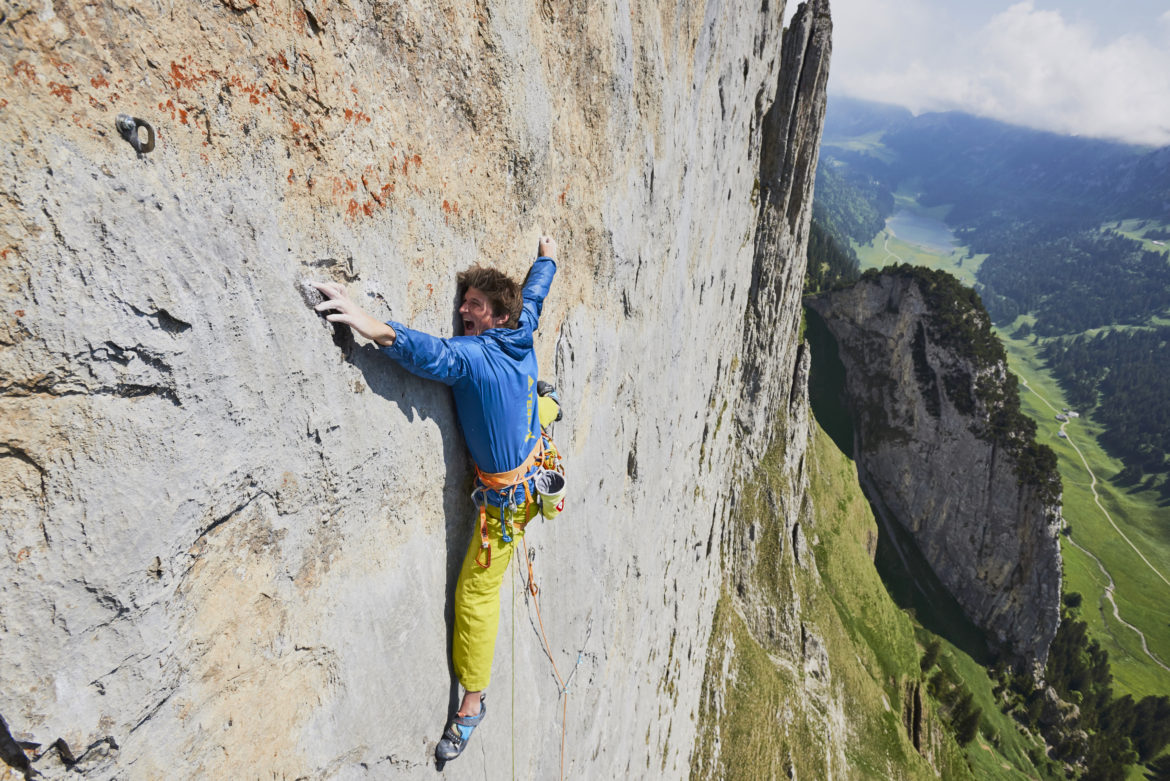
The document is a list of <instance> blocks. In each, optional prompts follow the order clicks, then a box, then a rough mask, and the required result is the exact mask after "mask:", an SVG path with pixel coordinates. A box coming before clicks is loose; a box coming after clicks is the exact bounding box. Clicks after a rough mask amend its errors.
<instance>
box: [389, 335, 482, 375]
mask: <svg viewBox="0 0 1170 781" xmlns="http://www.w3.org/2000/svg"><path fill="white" fill-rule="evenodd" d="M387 325H389V326H390V327H391V328H393V329H394V332H395V333H396V334H397V335H398V336H397V338H396V339H395V340H394V344H392V345H390V346H389V347H382V348H381V350H382V352H383V353H385V354H386V355H388V356H389V357H391V358H393V359H394V360H395V361H397V362H398V363H399V364H400V365H401V366H402V368H404V369H406V370H407V371H409V372H411V373H412V374H417V375H418V376H419V377H422V378H423V379H427V380H436V381H438V382H441V383H444V384H446V385H454V384H455V383H456V382H458V381H459V379H460V378H462V377H466V376H467V374H468V373H469V370H470V365H469V361H468V358H469V356H468V355H467V354H466V351H464V350H463V349H461V347H460V346H457V345H456V344H455V343H453V342H452V341H451V340H450V339H440V338H439V337H437V336H431V335H430V334H426V333H423V332H422V331H415V330H414V329H413V328H407V327H406V326H404V325H402V323H397V322H394V321H393V320H391V321H388V322H387Z"/></svg>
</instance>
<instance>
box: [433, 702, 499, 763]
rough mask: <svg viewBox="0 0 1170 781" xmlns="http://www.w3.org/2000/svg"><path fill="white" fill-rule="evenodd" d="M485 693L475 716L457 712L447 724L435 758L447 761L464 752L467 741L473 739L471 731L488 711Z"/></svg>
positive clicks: (436, 747) (436, 748)
mask: <svg viewBox="0 0 1170 781" xmlns="http://www.w3.org/2000/svg"><path fill="white" fill-rule="evenodd" d="M484 697H485V695H482V694H481V695H480V696H479V713H477V714H476V715H474V716H464V715H462V714H460V713H456V714H455V718H453V719H451V723H450V724H448V725H447V729H445V730H443V737H442V739H441V740H439V745H437V746H435V758H436V759H438V760H440V761H442V762H447V761H448V760H452V759H454V758H455V757H457V756H459V755H460V754H462V753H463V749H465V748H467V741H469V740H471V733H472V732H474V731H475V728H476V727H478V726H479V723H480V722H481V721H483V717H484V714H485V713H487V703H486V702H484Z"/></svg>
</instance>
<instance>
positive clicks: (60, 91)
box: [49, 81, 73, 103]
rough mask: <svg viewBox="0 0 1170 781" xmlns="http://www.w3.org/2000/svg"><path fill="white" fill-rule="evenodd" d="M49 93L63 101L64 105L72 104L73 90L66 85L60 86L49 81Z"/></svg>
mask: <svg viewBox="0 0 1170 781" xmlns="http://www.w3.org/2000/svg"><path fill="white" fill-rule="evenodd" d="M49 92H51V93H53V94H54V95H56V96H57V97H59V98H61V100H63V101H65V102H66V103H72V102H73V88H72V87H70V86H68V85H67V84H60V83H58V82H56V81H50V82H49Z"/></svg>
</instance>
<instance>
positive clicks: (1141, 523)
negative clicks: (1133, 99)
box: [855, 198, 1170, 698]
mask: <svg viewBox="0 0 1170 781" xmlns="http://www.w3.org/2000/svg"><path fill="white" fill-rule="evenodd" d="M899 203H900V205H906V204H908V203H909V202H908V201H906V200H904V199H902V198H900V199H899ZM919 211H920V213H923V214H931V212H930V211H928V210H919ZM934 216H938V215H937V214H936V215H934ZM1123 227H1124V226H1123ZM855 249H857V252H858V257H859V258H860V260H861V267H862V269H863V270H864V269H866V268H875V267H876V268H880V267H882V266H885V265H887V264H889V263H894V262H899V261H898V258H900V259H901V261H904V262H907V263H914V264H916V265H923V266H928V267H930V268H938V269H943V270H946V271H949V272H950V273H952V274H954V275H955V276H956V277H958V278H959V279H960V280H962V281H963V282H964V283H965V284H968V285H973V284H974V282H975V271H976V270H977V269H978V267H979V264H980V263H981V262H982V261H983V259H984V257H986V256H982V255H976V256H975V257H974V258H965V257H963V256H964V255H965V254H966V251H965V250H959V251H956V252H954V253H952V254H951V255H949V256H939V255H936V254H933V253H932V252H930V251H927V250H924V249H922V248H920V247H915V246H913V245H910V244H907V243H905V242H902V241H899V240H898V239H897V238H895V237H893V236H892V235H891V234H889V233H888V232H883V233H882V234H879V235H878V237H877V238H876V239H875V240H874V241H873V242H872V246H870V245H856V246H855ZM894 256H896V257H894ZM960 260H961V264H960V262H959V261H960ZM1023 321H1024V320H1023V319H1021V320H1020V321H1018V322H1017V323H1014V324H1012V325H1011V326H1009V327H1007V328H1004V329H1002V330H1001V331H1000V333H999V336H1000V338H1001V339H1002V340H1003V342H1004V346H1005V348H1006V349H1007V352H1008V360H1009V364H1010V366H1011V369H1012V371H1014V372H1015V373H1016V374H1017V375H1018V376H1019V377H1020V379H1021V380H1022V381H1023V382H1026V383H1027V384H1028V385H1029V386H1030V387H1031V388H1033V389H1035V390H1036V391H1037V392H1038V393H1039V394H1041V395H1042V396H1043V397H1044V398H1045V399H1047V400H1048V402H1049V403H1051V404H1052V405H1053V406H1055V407H1057V408H1058V409H1059V408H1062V407H1064V406H1066V403H1065V401H1064V397H1063V394H1062V393H1061V392H1060V389H1059V387H1058V386H1057V384H1056V382H1055V381H1054V380H1053V379H1052V377H1051V376H1050V375H1049V374H1048V372H1047V371H1046V370H1045V369H1044V367H1043V363H1042V361H1041V360H1040V359H1039V358H1038V357H1037V354H1036V353H1037V348H1036V347H1035V346H1033V345H1032V344H1031V343H1030V342H1029V341H1027V340H1018V339H1012V338H1010V336H1008V335H1009V334H1011V333H1013V332H1014V331H1015V329H1016V328H1017V327H1018V326H1019V324H1020V323H1021V322H1023ZM1021 402H1022V406H1023V409H1024V411H1025V412H1027V413H1028V414H1029V415H1031V416H1032V417H1033V418H1034V419H1035V420H1036V421H1037V423H1038V425H1039V432H1038V438H1039V440H1040V441H1041V442H1044V443H1045V444H1049V445H1051V446H1052V448H1053V449H1054V450H1055V451H1056V453H1057V456H1058V457H1059V460H1060V472H1061V477H1062V478H1063V481H1064V516H1065V518H1066V519H1067V521H1068V522H1069V523H1070V524H1071V526H1072V529H1073V539H1074V540H1076V542H1077V543H1079V544H1080V545H1081V546H1083V547H1084V548H1086V549H1088V550H1090V551H1092V552H1093V553H1094V554H1095V555H1096V556H1097V557H1098V558H1100V559H1101V561H1102V563H1103V564H1104V566H1105V568H1106V569H1107V570H1108V571H1109V573H1110V574H1111V575H1112V576H1113V579H1114V581H1115V583H1116V590H1115V592H1114V598H1115V600H1116V601H1117V605H1118V609H1119V611H1120V614H1121V617H1122V618H1123V619H1124V620H1125V621H1128V622H1129V623H1131V624H1133V625H1134V626H1136V627H1137V628H1138V629H1140V630H1141V631H1142V632H1143V633H1145V635H1146V638H1147V643H1148V645H1149V648H1150V651H1151V652H1152V653H1153V654H1154V655H1155V656H1156V657H1157V658H1158V659H1160V660H1161V661H1162V662H1163V663H1165V664H1166V665H1167V666H1170V607H1167V605H1170V599H1167V596H1168V595H1170V587H1168V586H1167V585H1166V583H1165V582H1163V581H1162V580H1161V579H1160V578H1159V577H1158V576H1157V575H1156V574H1155V573H1154V572H1153V571H1152V570H1151V569H1150V568H1149V566H1147V565H1146V564H1145V563H1144V562H1142V560H1141V559H1140V558H1138V556H1137V554H1136V553H1134V551H1133V549H1132V548H1131V547H1130V546H1129V545H1128V544H1127V543H1125V541H1124V540H1122V539H1121V538H1120V537H1119V536H1118V534H1117V533H1116V532H1115V531H1114V529H1113V528H1112V526H1110V525H1109V523H1108V521H1107V520H1106V518H1105V516H1104V514H1103V513H1102V512H1101V511H1100V510H1099V509H1098V508H1097V506H1096V504H1095V503H1094V501H1093V496H1092V492H1091V491H1090V490H1089V487H1088V486H1089V482H1090V480H1089V476H1088V473H1087V472H1086V471H1085V469H1084V466H1083V464H1082V462H1081V459H1080V457H1079V456H1078V455H1077V453H1076V451H1075V450H1073V448H1072V447H1071V446H1070V445H1069V444H1068V442H1067V441H1065V440H1063V439H1060V438H1059V437H1058V436H1057V430H1058V427H1059V424H1058V423H1057V422H1056V421H1055V419H1054V418H1053V412H1052V411H1051V410H1050V409H1049V408H1048V407H1047V406H1046V405H1045V404H1044V403H1043V402H1041V401H1040V399H1039V398H1037V396H1036V395H1034V394H1032V393H1023V394H1022V397H1021ZM1068 431H1069V433H1070V435H1071V436H1072V437H1073V438H1074V439H1075V440H1076V444H1077V446H1078V447H1079V448H1080V450H1081V452H1082V453H1084V455H1085V458H1086V459H1087V460H1088V462H1089V465H1090V468H1091V469H1092V470H1093V472H1094V474H1096V475H1097V479H1098V484H1097V491H1098V493H1100V494H1101V496H1102V503H1103V504H1104V505H1105V507H1106V508H1107V509H1108V510H1109V512H1110V514H1111V515H1112V516H1113V519H1114V520H1115V521H1116V522H1117V524H1118V526H1120V527H1121V529H1122V530H1123V531H1124V532H1125V533H1126V535H1127V536H1128V537H1129V538H1130V539H1131V540H1132V541H1133V542H1134V544H1135V545H1136V546H1137V547H1138V548H1139V549H1141V550H1142V552H1143V553H1144V554H1145V556H1146V558H1148V559H1149V560H1150V561H1151V562H1152V563H1153V564H1154V566H1155V567H1156V568H1157V569H1158V570H1159V571H1160V572H1161V573H1162V574H1163V575H1165V576H1167V577H1168V578H1170V525H1167V524H1166V522H1165V518H1166V513H1167V511H1166V509H1165V508H1160V507H1158V504H1157V502H1158V497H1157V494H1156V493H1154V492H1153V491H1147V492H1137V493H1129V492H1128V491H1127V490H1126V489H1124V488H1119V487H1117V486H1114V485H1112V484H1111V483H1109V482H1108V481H1109V478H1111V477H1113V476H1114V475H1116V474H1117V473H1118V472H1119V471H1120V470H1121V466H1122V465H1121V463H1120V462H1119V461H1117V460H1116V459H1112V458H1109V457H1108V456H1107V455H1106V454H1105V453H1104V451H1103V450H1102V449H1101V447H1100V446H1099V445H1098V444H1097V441H1096V436H1097V434H1098V433H1100V427H1099V426H1096V425H1095V424H1094V423H1093V422H1092V420H1090V419H1088V418H1086V417H1081V418H1078V419H1076V420H1075V421H1074V422H1073V423H1071V424H1070V426H1069V428H1068ZM1063 553H1064V560H1065V586H1064V588H1065V591H1076V592H1079V593H1081V594H1082V595H1083V596H1084V597H1085V604H1086V608H1088V606H1091V605H1096V606H1097V608H1098V609H1097V610H1092V609H1083V610H1082V613H1083V616H1084V618H1085V619H1086V620H1087V621H1088V622H1089V625H1090V631H1091V632H1092V635H1093V637H1094V638H1096V639H1097V640H1098V641H1099V642H1100V643H1101V645H1102V646H1103V647H1104V648H1106V649H1107V650H1108V651H1109V656H1110V660H1111V662H1112V667H1113V675H1114V688H1115V691H1116V693H1117V694H1118V695H1121V694H1126V693H1129V694H1133V695H1134V696H1135V697H1136V698H1140V697H1142V696H1144V695H1146V694H1164V693H1167V692H1170V672H1168V671H1167V670H1165V669H1163V668H1161V667H1159V666H1158V665H1157V664H1156V663H1155V662H1154V661H1153V660H1151V659H1150V657H1149V656H1147V655H1146V654H1145V653H1144V652H1143V650H1142V647H1141V642H1140V639H1139V637H1138V635H1137V634H1136V633H1135V632H1134V631H1133V630H1131V629H1129V628H1127V627H1126V626H1125V625H1124V624H1122V623H1120V622H1118V621H1117V620H1116V619H1115V618H1114V616H1113V608H1112V605H1111V604H1110V603H1109V602H1108V601H1107V599H1106V594H1105V589H1106V585H1107V580H1106V578H1105V576H1104V575H1103V574H1102V573H1101V571H1100V569H1099V568H1098V567H1097V565H1096V564H1095V563H1094V562H1093V561H1092V559H1090V558H1089V557H1087V556H1086V555H1085V554H1083V553H1082V552H1081V551H1080V550H1078V549H1077V548H1076V547H1075V546H1073V545H1071V544H1069V543H1068V541H1067V540H1066V541H1064V543H1063Z"/></svg>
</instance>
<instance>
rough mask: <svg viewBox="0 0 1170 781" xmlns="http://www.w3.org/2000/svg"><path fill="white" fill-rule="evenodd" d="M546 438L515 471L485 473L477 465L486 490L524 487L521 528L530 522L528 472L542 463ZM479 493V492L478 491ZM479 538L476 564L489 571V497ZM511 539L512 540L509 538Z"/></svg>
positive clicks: (482, 511) (481, 515) (502, 519)
mask: <svg viewBox="0 0 1170 781" xmlns="http://www.w3.org/2000/svg"><path fill="white" fill-rule="evenodd" d="M543 444H544V437H538V438H537V440H536V444H535V445H533V447H532V452H531V453H529V454H528V458H526V459H524V463H523V464H521V465H520V466H518V467H516V468H515V469H512V470H509V471H507V472H485V471H483V470H482V469H480V468H479V464H476V465H475V474H476V476H477V477H478V478H479V482H480V483H481V484H482V485H483V487H484V489H487V490H492V491H505V490H507V489H509V488H515V487H516V486H518V485H523V486H524V518H525V520H524V521H521V522H515V523H516V525H517V526H520V527H521V528H523V527H524V525H525V524H526V523H527V522H528V521H527V518H528V505H529V504H530V503H531V502H532V494H531V493H530V492H529V491H528V480H527V479H526V477H527V475H528V471H529V470H530V469H532V467H534V466H536V465H537V464H539V463H541V460H542V458H543V456H544V448H543V447H542V445H543ZM477 493H478V490H477ZM504 515H505V513H504V508H503V507H501V508H500V528H501V529H503V528H504V524H505V523H507V520H506V519H505V517H504ZM479 538H480V546H479V547H480V550H479V553H478V554H476V557H475V563H476V564H478V565H479V566H480V567H482V568H483V569H487V568H488V567H490V566H491V565H492V546H491V541H490V539H489V538H488V530H487V497H486V496H484V497H483V503H482V504H480V505H479ZM507 539H510V538H507ZM480 556H483V557H484V561H482V562H481V561H480V560H479V559H480Z"/></svg>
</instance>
